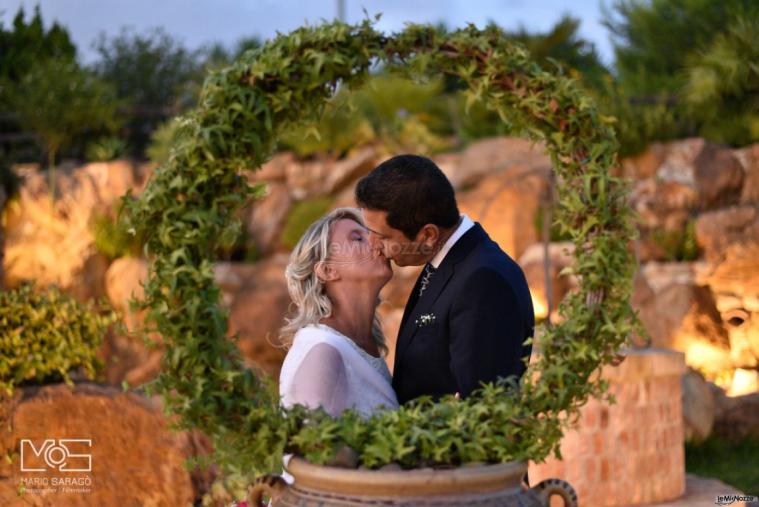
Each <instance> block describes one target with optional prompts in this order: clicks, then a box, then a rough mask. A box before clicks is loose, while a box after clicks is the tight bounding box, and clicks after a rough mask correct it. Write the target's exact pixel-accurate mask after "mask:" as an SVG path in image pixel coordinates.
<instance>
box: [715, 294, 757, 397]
mask: <svg viewBox="0 0 759 507" xmlns="http://www.w3.org/2000/svg"><path fill="white" fill-rule="evenodd" d="M723 305H725V303H724V302H723ZM720 315H721V316H722V321H723V322H724V323H725V327H726V328H727V334H728V336H729V337H730V357H731V358H732V360H733V365H734V366H736V367H738V368H756V367H757V366H759V314H755V313H753V312H749V311H748V310H746V309H745V308H742V307H741V306H733V307H731V308H726V307H725V306H723V308H720ZM741 394H745V393H741Z"/></svg>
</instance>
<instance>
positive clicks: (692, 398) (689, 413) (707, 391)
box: [680, 368, 715, 442]
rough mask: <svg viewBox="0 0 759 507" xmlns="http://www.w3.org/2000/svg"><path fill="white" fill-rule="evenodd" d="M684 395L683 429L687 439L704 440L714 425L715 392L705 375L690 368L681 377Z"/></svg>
mask: <svg viewBox="0 0 759 507" xmlns="http://www.w3.org/2000/svg"><path fill="white" fill-rule="evenodd" d="M680 387H681V389H682V397H683V430H684V434H685V440H690V441H693V442H702V441H703V440H706V438H707V437H708V436H709V435H710V434H711V432H712V426H714V414H715V404H714V393H713V391H712V389H711V388H710V387H709V382H707V381H706V380H705V379H704V377H702V376H701V375H700V374H699V373H698V372H697V371H696V370H694V369H692V368H688V371H687V372H685V374H684V375H683V376H682V377H681V381H680Z"/></svg>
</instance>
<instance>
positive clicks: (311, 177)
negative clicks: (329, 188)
mask: <svg viewBox="0 0 759 507" xmlns="http://www.w3.org/2000/svg"><path fill="white" fill-rule="evenodd" d="M333 163H334V162H333V161H331V160H326V159H316V160H304V161H296V162H293V163H291V164H287V165H286V166H285V174H286V177H287V188H288V189H289V190H290V195H291V196H292V198H293V199H295V200H302V199H307V198H310V197H316V196H317V195H321V193H322V188H323V186H324V181H325V180H326V178H327V176H328V175H329V172H330V169H331V167H332V165H333Z"/></svg>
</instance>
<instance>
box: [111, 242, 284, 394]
mask: <svg viewBox="0 0 759 507" xmlns="http://www.w3.org/2000/svg"><path fill="white" fill-rule="evenodd" d="M287 261H288V255H287V254H279V255H275V256H273V257H270V258H268V259H265V260H262V261H260V262H257V263H252V264H251V263H237V262H219V263H216V264H215V265H214V278H215V281H216V283H217V284H218V285H219V287H220V289H221V292H222V303H223V304H224V306H225V307H226V308H228V309H229V310H230V316H229V335H230V336H233V335H234V334H236V333H239V340H238V342H237V345H238V347H239V348H240V350H241V352H242V354H243V356H244V357H245V359H247V360H248V361H250V362H251V363H253V364H255V365H257V366H260V367H261V368H263V369H264V370H265V371H266V372H268V373H272V374H278V372H279V368H280V366H281V364H282V360H283V359H284V354H285V352H284V350H283V349H281V348H279V345H278V342H277V336H278V331H279V328H280V327H281V326H282V324H283V323H284V322H283V318H284V315H285V313H286V312H287V309H288V306H289V304H290V296H289V294H288V292H287V285H286V283H285V278H284V270H285V266H286V265H287ZM146 274H147V266H146V263H145V261H144V260H142V259H128V258H124V259H118V260H117V261H115V262H114V263H113V266H112V269H110V270H109V272H108V276H107V279H108V287H109V289H108V295H109V298H110V300H111V302H112V304H113V305H114V306H115V307H117V308H118V309H120V310H121V311H123V312H125V322H126V324H127V328H128V329H129V330H130V331H132V332H133V331H136V330H140V329H141V327H142V322H143V318H144V313H142V312H138V313H135V314H131V313H127V312H126V309H127V305H128V300H129V295H130V294H135V295H136V296H138V297H139V296H142V289H141V286H140V284H141V283H142V282H143V281H144V277H145V276H146ZM148 337H149V339H150V340H151V341H152V342H153V344H155V345H156V347H148V346H147V345H146V344H145V343H144V342H143V340H142V339H140V337H138V336H132V335H128V334H127V335H121V334H115V333H114V334H111V335H109V336H107V337H106V340H105V343H104V345H103V348H102V350H101V352H100V355H101V357H103V358H105V359H106V380H107V381H108V382H110V383H114V384H118V383H120V382H121V381H122V380H126V381H127V382H128V383H129V385H131V386H135V385H140V384H142V383H144V382H146V381H148V380H151V379H153V378H155V376H156V375H157V374H158V372H159V371H160V360H161V355H162V354H163V347H162V346H161V342H162V341H161V338H160V336H159V335H157V334H150V335H149V336H148Z"/></svg>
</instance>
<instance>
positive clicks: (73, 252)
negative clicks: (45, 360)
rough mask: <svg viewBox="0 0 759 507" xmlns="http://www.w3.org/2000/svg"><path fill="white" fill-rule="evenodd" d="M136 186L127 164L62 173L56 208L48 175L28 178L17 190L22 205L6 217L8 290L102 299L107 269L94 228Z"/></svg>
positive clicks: (58, 185) (113, 163)
mask: <svg viewBox="0 0 759 507" xmlns="http://www.w3.org/2000/svg"><path fill="white" fill-rule="evenodd" d="M136 182H137V179H136V178H135V168H134V166H133V165H132V164H131V163H129V162H125V161H114V162H109V163H95V164H88V165H86V166H83V167H80V168H78V169H74V170H72V171H70V172H66V171H62V170H58V171H57V174H56V188H57V194H58V195H59V197H58V198H57V199H56V200H55V202H54V203H53V202H51V200H50V195H49V191H48V186H47V174H42V173H35V174H31V175H29V176H28V177H27V178H26V179H25V180H24V183H23V185H22V186H21V188H20V189H19V197H18V205H17V206H13V207H12V208H10V209H9V210H8V212H7V213H6V219H7V227H6V231H5V232H6V246H5V249H6V250H5V255H6V258H5V271H6V282H7V284H8V286H10V287H14V286H16V285H18V284H19V283H21V281H23V280H33V281H34V282H35V283H36V284H37V285H39V286H46V285H51V284H54V285H57V286H58V287H60V288H61V289H63V290H65V291H67V292H70V293H72V294H73V295H74V296H76V297H77V298H80V299H82V300H84V299H89V298H93V297H100V296H103V295H104V293H105V283H104V276H105V271H106V268H107V264H108V263H107V260H106V259H105V258H104V257H103V256H102V255H100V254H99V253H98V252H97V251H96V249H95V246H94V242H93V237H92V233H91V230H90V229H91V222H92V220H93V218H94V217H95V216H97V215H102V214H107V213H110V212H112V210H113V208H114V207H115V206H117V205H118V204H119V201H120V199H121V197H122V196H123V194H124V193H125V192H126V191H127V190H129V189H131V188H133V187H134V186H135V185H136Z"/></svg>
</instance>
